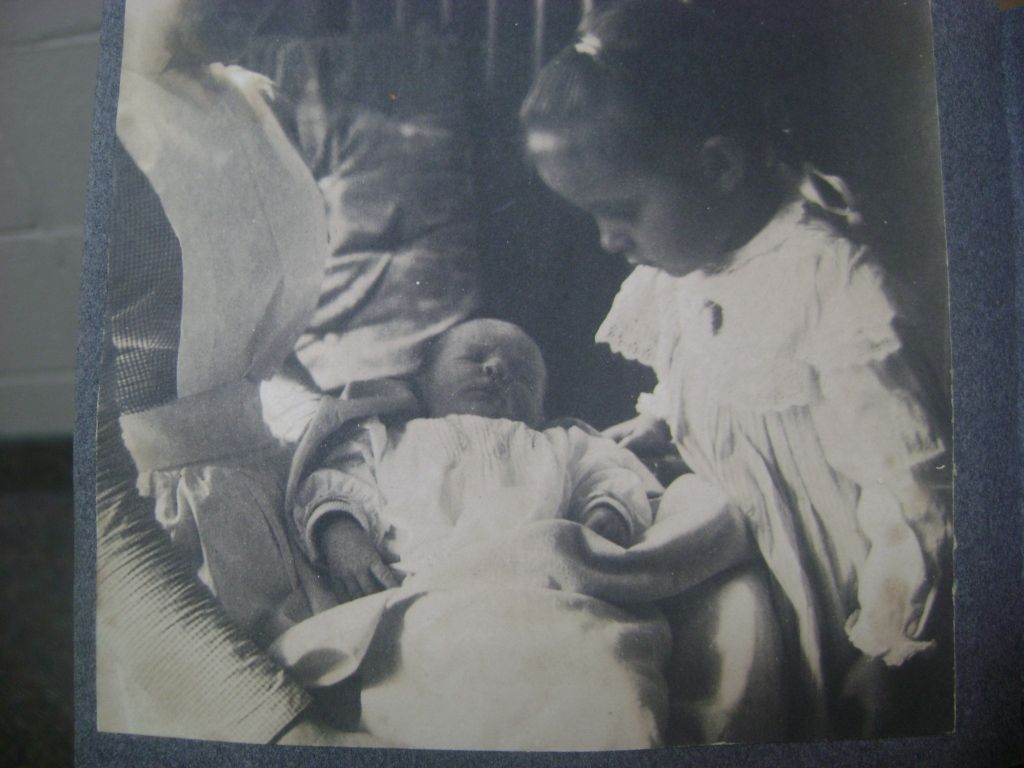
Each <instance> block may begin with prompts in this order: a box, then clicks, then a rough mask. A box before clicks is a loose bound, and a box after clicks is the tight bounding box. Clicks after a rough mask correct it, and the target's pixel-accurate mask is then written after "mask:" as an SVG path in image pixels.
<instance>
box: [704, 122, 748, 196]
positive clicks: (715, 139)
mask: <svg viewBox="0 0 1024 768" xmlns="http://www.w3.org/2000/svg"><path fill="white" fill-rule="evenodd" d="M698 163H699V164H700V171H701V174H702V175H703V176H704V180H705V181H706V182H707V183H708V184H709V185H710V186H711V187H712V189H714V190H715V192H717V193H718V194H720V195H730V194H732V193H733V192H735V191H736V190H737V189H738V188H739V187H740V185H741V184H743V181H744V179H745V178H746V176H747V153H746V151H745V150H744V148H743V147H742V146H740V144H739V143H738V142H737V141H736V140H735V139H732V138H729V137H728V136H712V137H711V138H710V139H708V140H707V141H705V142H704V145H703V146H702V147H701V148H700V156H699V158H698Z"/></svg>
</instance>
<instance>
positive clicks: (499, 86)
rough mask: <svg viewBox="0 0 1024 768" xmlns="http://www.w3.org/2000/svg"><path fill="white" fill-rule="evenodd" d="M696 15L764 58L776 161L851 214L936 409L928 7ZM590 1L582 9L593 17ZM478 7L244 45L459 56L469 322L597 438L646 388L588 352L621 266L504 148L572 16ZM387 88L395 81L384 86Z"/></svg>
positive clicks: (351, 15) (600, 350) (515, 138)
mask: <svg viewBox="0 0 1024 768" xmlns="http://www.w3.org/2000/svg"><path fill="white" fill-rule="evenodd" d="M702 2H703V4H705V5H709V6H714V7H715V8H716V11H717V12H718V13H720V14H721V16H722V17H723V18H724V19H726V20H728V21H729V22H730V23H733V24H735V25H737V26H738V27H739V28H740V29H742V30H743V31H744V34H745V35H748V36H750V37H751V38H752V39H754V40H756V41H757V42H758V45H759V47H760V49H761V50H762V51H763V52H764V53H765V62H766V67H767V68H768V69H769V70H770V75H771V76H770V79H771V80H772V81H773V82H774V85H775V88H776V92H777V95H778V97H779V99H780V103H781V104H782V105H783V107H784V110H783V111H784V113H785V115H786V117H787V118H788V119H787V120H786V123H787V124H788V127H789V128H790V129H791V137H792V142H791V147H790V150H789V151H790V152H792V151H793V150H795V157H796V158H797V159H800V160H806V161H808V162H811V163H813V164H814V165H816V166H817V167H819V168H820V169H821V170H823V171H825V172H827V173H833V174H838V175H840V176H842V177H844V178H845V179H846V180H847V181H848V182H849V184H850V186H851V188H852V191H853V193H854V196H855V200H856V203H857V206H858V207H859V209H860V210H861V212H862V213H863V215H864V220H865V228H864V232H863V233H862V234H863V236H864V237H865V239H866V240H867V242H869V243H870V244H871V245H873V246H874V248H875V251H876V253H877V255H878V257H879V259H880V260H881V261H882V263H883V264H884V265H885V266H886V267H887V268H888V270H889V272H890V274H891V275H892V277H893V278H894V284H896V285H897V286H899V287H900V288H901V289H902V290H900V291H899V296H898V298H899V300H900V302H901V304H902V305H903V307H904V308H905V310H906V311H907V314H908V317H909V318H910V319H911V320H912V326H911V327H910V329H908V330H909V332H908V336H909V338H908V342H909V343H912V344H914V345H915V346H916V347H917V348H918V349H919V350H920V351H921V353H922V355H923V357H924V359H926V360H927V361H928V364H929V366H930V368H931V370H930V371H929V375H930V376H931V377H933V378H935V379H936V380H937V383H938V384H939V385H940V386H941V389H942V391H943V392H944V393H945V394H944V396H945V399H946V400H947V401H948V390H949V377H948V371H949V364H948V361H949V353H948V312H947V310H948V293H947V284H946V259H945V247H944V246H945V242H944V231H943V224H942V191H941V176H940V171H939V164H938V128H937V120H938V113H937V108H936V102H935V76H934V64H933V51H932V44H931V19H930V14H929V7H928V4H927V3H926V2H900V3H894V2H891V0H861V1H859V2H856V3H851V2H845V1H844V0H824V1H823V0H787V1H786V2H766V1H765V0H702ZM607 4H608V2H607V0H605V1H604V2H602V0H596V2H594V3H593V5H594V6H595V7H596V8H598V9H600V8H601V7H603V6H605V5H607ZM490 5H491V4H489V3H485V2H480V1H479V0H453V2H450V3H448V4H447V6H448V10H447V13H448V14H449V16H448V18H447V19H446V18H445V14H446V11H445V9H444V6H445V4H444V3H441V2H439V1H438V0H434V1H432V2H404V3H401V2H399V3H393V2H377V3H369V2H356V3H351V2H348V3H345V2H332V1H331V0H302V2H300V3H288V4H286V5H285V6H283V7H282V9H281V11H280V12H279V13H278V14H277V15H276V16H275V17H274V18H272V19H270V20H269V21H268V22H267V24H265V25H264V27H263V29H262V30H261V34H262V36H264V37H265V38H269V39H273V38H279V39H280V38H284V39H287V38H303V37H315V38H330V37H331V36H337V37H342V36H345V35H349V34H356V33H363V32H364V31H365V32H370V31H372V32H376V33H380V32H381V31H382V30H384V31H388V30H390V31H391V32H393V33H394V34H396V35H397V34H413V35H414V34H415V31H416V30H417V29H420V30H425V31H426V32H427V33H428V34H438V35H442V36H446V37H450V38H454V39H456V40H457V41H459V42H460V43H461V45H462V51H463V52H464V73H465V74H464V77H465V88H464V95H465V102H466V112H467V115H466V123H467V128H468V131H467V137H468V140H469V141H471V142H472V143H473V144H474V157H475V162H476V173H475V179H474V181H475V183H476V191H477V199H478V201H479V208H478V211H477V221H476V224H477V228H478V240H479V250H480V256H481V263H482V268H483V269H482V278H483V287H484V304H483V307H482V310H481V311H482V313H483V314H487V315H492V316H497V317H501V318H504V319H507V320H511V321H513V322H516V323H518V324H520V325H522V326H523V327H524V328H525V329H526V330H527V332H529V333H530V334H531V335H532V336H533V337H534V338H535V339H537V341H538V342H539V343H540V345H541V348H542V350H543V351H544V353H545V357H546V359H547V361H548V365H549V368H550V386H549V392H548V412H549V414H550V415H552V416H563V415H572V416H576V417H579V418H582V419H584V420H586V421H589V422H591V423H593V424H594V425H596V426H598V427H605V426H608V425H610V424H613V423H617V422H618V421H621V420H623V419H626V418H629V417H631V416H632V415H633V410H632V408H633V403H634V401H635V399H636V395H637V394H639V393H640V392H642V391H644V390H645V389H649V388H650V387H651V386H653V377H652V376H651V374H650V372H649V371H647V370H646V369H644V368H642V367H640V366H636V365H632V364H629V363H627V362H625V361H623V360H622V359H621V358H618V357H617V356H615V355H613V354H611V353H610V352H609V351H608V350H607V348H605V347H603V346H600V347H599V346H597V345H595V344H594V343H593V338H594V333H595V331H596V330H597V327H598V325H600V322H601V320H602V319H603V317H604V315H605V313H606V312H607V310H608V308H609V307H610V305H611V301H612V298H613V297H614V295H615V292H616V290H617V289H618V286H619V285H620V284H621V282H622V280H623V279H624V278H625V276H626V275H628V273H629V267H628V265H627V264H625V263H624V262H623V261H622V260H621V259H619V258H616V257H612V256H609V255H607V254H604V253H603V252H602V251H601V249H600V246H599V244H598V239H597V232H596V227H595V226H594V224H593V223H592V221H591V220H590V219H589V217H587V216H585V215H583V214H581V213H580V212H579V211H577V210H575V209H573V208H572V207H571V206H570V205H568V204H566V203H565V202H563V201H562V200H560V199H559V198H557V197H556V196H555V195H554V194H553V193H551V192H550V191H549V190H547V189H546V188H544V186H543V185H542V184H541V183H540V180H539V179H538V178H537V176H536V175H535V174H534V173H533V171H532V169H531V168H530V167H529V165H528V163H527V162H526V159H525V156H524V153H523V151H522V146H523V142H522V137H521V131H520V127H519V123H518V117H517V113H518V110H519V106H520V104H521V103H522V100H523V97H524V96H525V95H526V92H527V90H528V89H529V86H530V83H531V81H532V77H533V74H534V72H535V71H536V68H537V66H538V64H539V63H541V62H543V61H545V60H547V59H548V58H550V57H551V55H553V54H554V53H555V52H557V51H558V50H560V49H561V48H562V47H563V46H564V45H566V44H567V43H570V42H572V41H573V39H574V37H575V29H576V25H577V23H578V22H579V18H580V12H581V9H582V8H583V6H585V5H586V3H581V2H575V1H574V0H548V2H540V3H538V2H536V0H501V2H499V3H495V4H493V5H494V8H495V9H496V10H495V11H494V12H493V15H492V16H490V17H489V13H491V11H490ZM539 6H543V7H544V12H543V20H544V21H543V25H542V27H541V30H540V33H538V24H537V21H536V20H537V18H538V16H537V8H538V7H539ZM489 30H492V31H491V32H489ZM489 40H493V43H490V42H489ZM369 55H376V56H382V55H386V54H383V53H382V52H381V51H379V50H376V51H371V52H369ZM247 63H249V62H247ZM380 66H381V68H382V69H384V68H385V67H386V65H385V63H384V62H381V64H380ZM253 68H258V66H257V67H253ZM266 74H273V73H270V72H266ZM399 86H400V83H399V82H397V79H396V82H395V85H394V90H395V91H400V90H401V88H400V87H399ZM368 98H373V97H372V96H369V97H368ZM402 107H403V105H401V104H398V103H397V101H396V102H393V103H391V104H389V103H388V102H387V101H386V100H385V99H383V98H380V99H379V100H376V101H375V103H374V108H376V109H379V110H381V111H383V112H387V111H388V110H396V111H397V110H399V109H401V108H402Z"/></svg>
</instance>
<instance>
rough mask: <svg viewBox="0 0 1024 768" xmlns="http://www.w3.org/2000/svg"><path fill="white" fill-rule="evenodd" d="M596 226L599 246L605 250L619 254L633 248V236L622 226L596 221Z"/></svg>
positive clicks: (615, 254)
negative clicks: (599, 237)
mask: <svg viewBox="0 0 1024 768" xmlns="http://www.w3.org/2000/svg"><path fill="white" fill-rule="evenodd" d="M597 227H598V232H600V234H601V248H602V249H603V250H605V251H606V252H608V253H610V254H612V255H614V256H619V255H622V254H625V253H629V252H630V251H632V250H633V247H634V243H633V238H632V237H631V236H630V234H629V233H628V232H627V231H625V230H624V229H623V228H622V227H620V226H616V225H614V224H608V223H603V222H598V225H597Z"/></svg>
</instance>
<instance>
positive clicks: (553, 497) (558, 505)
mask: <svg viewBox="0 0 1024 768" xmlns="http://www.w3.org/2000/svg"><path fill="white" fill-rule="evenodd" d="M326 464H327V466H325V467H323V468H321V469H318V470H316V471H314V472H312V473H311V474H310V475H309V476H308V477H307V478H306V480H305V481H304V482H303V484H302V486H301V487H300V488H299V491H298V493H297V495H296V500H295V502H296V503H295V508H294V512H295V516H296V523H297V525H298V526H299V530H300V531H302V534H303V539H304V544H305V547H306V549H307V551H308V552H309V553H310V554H311V556H312V558H313V559H314V561H316V560H318V559H319V552H317V550H316V546H315V539H316V537H315V535H314V531H315V529H316V527H317V525H318V524H319V523H320V521H321V520H323V519H324V517H325V516H328V515H331V514H332V513H337V512H345V513H347V514H349V515H351V516H352V517H354V518H355V519H356V520H358V521H359V522H360V524H361V525H362V526H363V527H364V528H365V529H366V530H367V531H368V532H369V533H370V535H371V537H372V538H373V539H374V540H375V541H376V542H377V544H378V546H379V547H380V549H381V551H382V552H383V553H384V556H385V558H386V559H388V560H390V561H393V562H394V566H393V567H395V569H396V570H398V571H399V572H401V573H403V574H415V573H419V572H422V571H424V570H429V568H430V566H431V565H432V564H436V563H438V562H444V560H445V559H446V558H447V556H448V555H449V554H451V553H453V552H457V551H459V550H460V549H463V548H466V547H469V546H478V545H479V544H480V543H481V542H482V541H484V540H487V539H493V538H495V537H498V536H502V535H503V534H505V533H507V532H508V531H509V529H511V528H517V527H521V526H522V525H525V524H527V523H530V522H534V521H538V520H558V519H570V520H575V521H576V522H580V521H582V520H583V519H584V517H585V515H586V513H587V512H588V511H589V510H590V509H592V508H593V507H594V506H595V505H597V504H608V505H611V506H612V507H613V508H614V509H616V510H617V511H618V512H619V514H620V515H621V516H622V518H623V520H624V521H625V522H626V524H627V526H628V529H629V536H630V538H631V539H633V538H635V537H636V536H637V535H638V534H639V533H640V532H641V531H643V530H645V529H646V528H648V527H649V526H650V524H651V522H652V513H651V506H650V503H649V502H648V498H647V493H648V491H652V492H656V491H657V484H656V482H655V481H654V480H653V478H652V477H651V476H650V474H649V472H648V471H647V470H646V469H645V468H644V466H643V465H642V464H641V463H640V462H639V461H638V460H637V459H636V458H635V457H634V456H633V455H632V454H630V453H629V452H628V451H625V450H623V449H621V448H619V447H617V446H616V445H615V444H614V443H613V442H611V441H610V440H607V439H605V438H602V437H600V436H596V435H592V434H588V433H587V432H585V431H584V430H583V429H581V428H580V427H577V426H572V427H569V428H568V429H565V428H561V427H555V428H551V429H545V430H544V431H537V430H534V429H531V428H530V427H528V426H527V425H525V424H523V423H521V422H516V421H509V420H507V419H489V418H484V417H480V416H472V415H454V416H446V417H443V418H434V419H414V420H412V421H410V422H408V423H407V424H405V425H403V426H401V427H394V428H391V429H390V430H389V429H387V428H385V426H384V425H383V424H382V423H381V422H380V421H379V420H377V419H372V420H370V421H368V422H366V423H365V424H363V425H362V426H361V428H360V430H359V432H358V433H357V435H356V436H355V437H354V439H353V440H351V441H349V442H347V443H345V444H344V445H343V446H341V447H340V448H339V449H338V450H336V451H335V452H333V453H332V454H331V455H330V456H329V457H328V458H327V461H326Z"/></svg>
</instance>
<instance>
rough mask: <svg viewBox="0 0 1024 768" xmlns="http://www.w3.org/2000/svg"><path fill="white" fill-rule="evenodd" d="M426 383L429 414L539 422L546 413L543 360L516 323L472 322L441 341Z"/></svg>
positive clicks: (531, 341)
mask: <svg viewBox="0 0 1024 768" xmlns="http://www.w3.org/2000/svg"><path fill="white" fill-rule="evenodd" d="M437 343H438V344H439V345H440V346H439V347H438V349H437V350H436V353H435V355H434V356H433V358H432V360H431V361H430V364H429V365H428V366H427V368H426V370H425V371H424V372H423V374H422V377H421V386H422V390H423V397H424V400H425V404H426V407H427V412H428V413H429V415H430V416H434V417H437V416H447V415H449V414H455V413H468V414H475V415H477V416H488V417H490V418H504V419H512V420H513V421H522V422H525V423H526V424H529V425H530V426H534V427H535V426H538V425H539V424H540V422H541V421H542V420H543V417H544V415H543V414H544V385H545V379H546V377H547V373H546V369H545V367H544V358H543V357H541V354H540V350H539V349H538V348H537V345H536V344H535V343H534V342H533V339H531V338H530V337H529V336H527V335H526V334H525V333H523V331H522V330H520V329H519V328H518V327H516V326H514V325H512V324H511V323H505V322H502V321H500V320H472V321H470V322H467V323H462V324H461V325H457V326H455V327H454V328H452V329H451V330H450V331H448V332H447V333H445V334H444V335H443V336H442V337H441V338H440V339H439V340H438V342H437Z"/></svg>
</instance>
